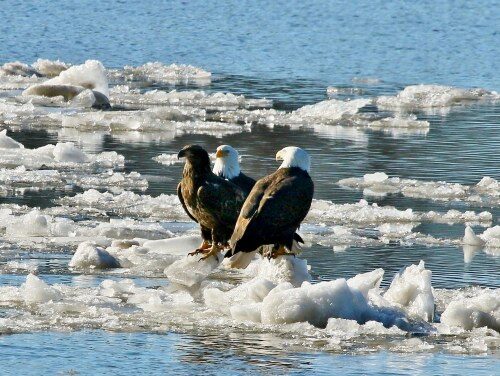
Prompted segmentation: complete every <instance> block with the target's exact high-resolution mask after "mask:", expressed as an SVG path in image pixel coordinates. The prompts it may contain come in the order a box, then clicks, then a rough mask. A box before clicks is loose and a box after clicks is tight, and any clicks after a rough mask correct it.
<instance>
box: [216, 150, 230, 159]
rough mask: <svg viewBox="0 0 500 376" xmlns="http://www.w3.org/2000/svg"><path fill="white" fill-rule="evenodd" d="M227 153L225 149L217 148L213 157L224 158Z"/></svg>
mask: <svg viewBox="0 0 500 376" xmlns="http://www.w3.org/2000/svg"><path fill="white" fill-rule="evenodd" d="M226 155H227V151H224V150H220V149H218V150H217V152H216V153H215V158H224V157H225V156H226Z"/></svg>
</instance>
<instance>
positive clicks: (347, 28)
mask: <svg viewBox="0 0 500 376" xmlns="http://www.w3.org/2000/svg"><path fill="white" fill-rule="evenodd" d="M1 8H2V9H1V13H0V17H1V19H2V22H1V23H0V46H1V49H0V62H2V61H12V60H22V61H28V62H29V61H32V60H36V59H37V58H38V57H45V58H51V59H55V58H60V59H62V60H64V61H69V62H72V63H77V62H81V61H84V60H86V59H89V58H94V59H98V60H101V61H102V62H103V63H104V64H105V65H106V66H110V67H121V66H123V65H138V64H142V63H145V62H148V61H156V60H158V61H162V62H165V63H169V62H179V63H184V64H194V65H198V66H202V67H204V68H206V69H208V70H209V71H212V72H217V73H221V74H237V75H243V76H249V77H254V78H255V77H266V78H274V79H276V78H285V79H297V78H300V79H310V80H318V81H320V82H321V83H323V84H325V83H327V84H333V83H337V84H338V83H346V82H350V80H351V79H352V78H353V77H355V76H358V77H376V78H379V79H382V80H384V81H389V82H395V83H399V84H409V83H423V82H425V83H441V84H447V85H456V86H467V87H470V86H479V87H484V88H488V89H499V87H500V77H499V74H498V72H499V71H500V63H499V59H498V57H499V56H500V10H499V7H498V1H495V0H480V1H474V2H468V1H419V2H397V3H387V2H385V1H357V2H347V3H346V2H341V1H311V2H301V1H289V0H280V1H273V2H264V1H259V2H252V1H226V2H223V3H218V2H214V3H207V2H205V1H183V2H177V1H141V2H138V3H130V2H127V1H107V2H105V3H96V2H95V1H91V0H85V1H50V0H41V1H23V2H19V1H11V0H4V1H3V2H2V7H1Z"/></svg>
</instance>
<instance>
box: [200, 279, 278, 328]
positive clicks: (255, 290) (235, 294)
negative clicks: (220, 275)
mask: <svg viewBox="0 0 500 376" xmlns="http://www.w3.org/2000/svg"><path fill="white" fill-rule="evenodd" d="M275 287H276V284H275V283H273V282H271V281H269V280H267V279H265V278H260V277H257V278H254V279H252V280H250V281H248V282H245V283H242V284H241V285H238V286H236V287H235V288H233V289H231V290H229V291H221V290H219V289H217V288H206V289H204V290H203V298H204V300H205V304H206V305H207V306H208V307H209V308H212V309H214V310H216V311H219V312H221V313H225V314H227V315H229V314H231V315H232V316H233V317H234V318H235V319H238V320H242V321H254V322H260V310H258V309H257V310H256V309H255V308H256V307H253V308H252V307H248V306H249V305H251V304H254V303H260V302H262V300H263V299H264V298H265V297H266V296H267V295H268V294H269V292H270V291H271V290H272V289H274V288H275ZM249 308H250V309H249ZM247 309H248V311H249V312H248V313H245V310H247ZM235 316H236V317H235Z"/></svg>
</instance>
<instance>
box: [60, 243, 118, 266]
mask: <svg viewBox="0 0 500 376" xmlns="http://www.w3.org/2000/svg"><path fill="white" fill-rule="evenodd" d="M69 267H70V268H75V269H84V268H96V269H108V268H119V267H120V263H119V262H118V260H117V259H116V258H114V257H113V256H112V255H111V254H110V253H109V252H107V251H106V250H105V249H103V248H101V247H98V246H96V245H95V244H92V243H91V242H83V243H81V244H80V245H79V246H78V248H77V250H76V252H75V254H74V255H73V257H72V258H71V260H70V262H69Z"/></svg>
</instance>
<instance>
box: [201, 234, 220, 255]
mask: <svg viewBox="0 0 500 376" xmlns="http://www.w3.org/2000/svg"><path fill="white" fill-rule="evenodd" d="M221 240H222V239H220V237H219V236H218V235H217V234H216V233H215V232H214V230H212V247H211V248H210V250H209V251H208V252H207V253H205V256H203V257H202V258H201V259H200V260H206V259H207V258H209V257H210V256H215V258H216V259H218V255H219V252H220V251H222V250H223V249H224V244H223V242H221Z"/></svg>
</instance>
